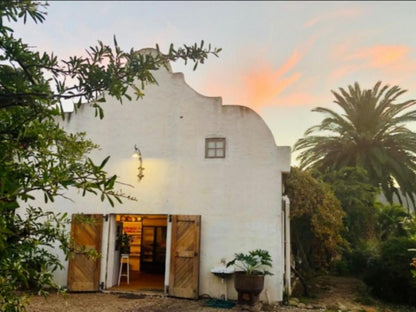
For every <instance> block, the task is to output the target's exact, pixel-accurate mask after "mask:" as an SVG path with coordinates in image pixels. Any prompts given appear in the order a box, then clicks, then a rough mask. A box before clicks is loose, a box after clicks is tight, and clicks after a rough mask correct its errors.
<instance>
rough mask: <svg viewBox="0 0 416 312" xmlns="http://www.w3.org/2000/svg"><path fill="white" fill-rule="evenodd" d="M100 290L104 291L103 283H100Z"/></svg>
mask: <svg viewBox="0 0 416 312" xmlns="http://www.w3.org/2000/svg"><path fill="white" fill-rule="evenodd" d="M100 290H104V282H101V283H100Z"/></svg>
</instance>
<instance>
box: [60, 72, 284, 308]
mask: <svg viewBox="0 0 416 312" xmlns="http://www.w3.org/2000/svg"><path fill="white" fill-rule="evenodd" d="M155 77H156V79H157V81H158V83H159V85H158V86H150V87H147V88H146V89H145V94H146V96H145V97H144V98H143V99H142V100H138V101H135V100H133V101H132V102H128V101H127V102H124V103H123V105H120V104H119V103H118V102H117V101H116V100H112V99H110V98H108V102H107V103H105V105H104V112H105V118H104V120H99V119H98V118H95V117H94V111H93V110H92V109H89V108H86V109H82V110H81V111H79V112H78V113H77V114H72V116H71V118H70V119H69V120H67V121H66V122H65V123H64V125H65V127H67V129H69V130H71V131H86V132H87V136H88V137H89V138H91V139H92V140H93V141H94V142H96V143H98V144H99V145H100V146H101V150H100V151H99V152H97V153H95V154H94V155H91V157H92V158H93V159H95V160H97V161H101V160H102V159H104V158H105V157H106V156H107V155H111V159H110V161H109V162H108V164H107V167H106V168H107V172H109V173H115V174H117V175H118V176H119V177H120V180H121V181H122V182H124V183H127V184H129V185H131V187H129V186H125V185H120V186H119V188H120V189H122V190H123V191H124V192H125V193H127V194H130V195H133V196H135V197H136V198H137V199H138V200H137V201H128V200H125V201H124V204H123V205H119V204H117V205H116V207H114V208H112V207H110V205H109V204H108V203H107V202H101V201H100V200H99V198H96V197H93V196H88V195H87V196H86V197H81V196H78V195H77V194H76V193H75V192H72V193H71V194H68V196H70V197H71V198H72V199H74V201H73V202H71V201H68V200H58V201H57V202H56V207H57V209H61V210H66V211H68V210H69V211H70V212H71V213H77V212H84V213H103V214H107V213H141V214H191V215H201V216H202V225H201V262H200V294H209V295H211V296H214V297H219V296H220V295H221V294H223V293H224V291H223V289H224V288H223V285H222V284H221V281H220V279H219V278H218V277H215V276H214V275H212V274H211V273H210V269H211V268H213V267H214V266H218V265H219V264H220V260H221V258H226V260H227V261H228V260H230V259H232V258H233V255H234V253H236V252H246V251H249V250H252V249H257V248H262V249H267V250H269V251H270V253H271V255H272V258H273V263H274V266H273V273H274V275H273V276H267V277H266V285H265V290H266V291H267V293H268V295H269V296H270V299H271V300H272V301H276V300H281V294H282V285H283V255H282V251H281V244H282V237H281V223H280V222H281V173H282V171H289V169H290V148H288V147H276V145H275V141H274V138H273V135H272V134H271V131H270V130H269V128H268V127H267V126H266V124H265V123H264V121H263V119H262V118H261V117H260V116H259V115H258V114H256V113H255V112H254V111H252V110H251V109H249V108H247V107H243V106H234V105H225V106H223V105H222V100H221V98H219V97H205V96H202V95H200V94H198V93H197V92H195V91H194V90H192V89H191V88H190V87H189V86H188V85H187V84H186V83H185V81H184V77H183V74H181V73H173V74H172V73H170V72H168V71H166V70H165V69H162V70H159V71H158V72H156V73H155ZM216 136H219V137H225V138H226V157H225V158H224V159H205V157H204V153H205V138H206V137H216ZM135 144H137V146H138V147H139V148H140V150H141V152H142V155H143V166H144V167H145V171H144V178H143V179H142V181H140V182H139V181H138V179H137V173H138V171H137V167H138V161H137V159H133V158H131V157H130V156H131V154H132V152H133V147H134V145H135ZM65 278H66V272H63V273H61V275H60V276H59V280H60V281H61V283H62V284H64V285H65V284H66V279H65ZM228 289H229V292H230V294H229V295H230V297H231V298H236V293H235V291H234V288H233V286H232V282H229V288H228ZM266 291H263V293H262V296H263V298H262V299H263V300H265V299H266V298H265V294H266Z"/></svg>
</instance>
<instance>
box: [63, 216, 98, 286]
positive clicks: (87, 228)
mask: <svg viewBox="0 0 416 312" xmlns="http://www.w3.org/2000/svg"><path fill="white" fill-rule="evenodd" d="M102 227H103V216H102V215H86V214H82V215H78V214H74V215H72V223H71V238H72V239H73V240H74V242H75V245H76V246H85V248H86V250H89V249H91V248H94V249H95V250H97V251H98V252H101V234H102ZM99 278H100V258H88V257H87V256H86V255H85V252H84V253H81V252H71V253H70V255H69V263H68V290H70V291H98V289H99Z"/></svg>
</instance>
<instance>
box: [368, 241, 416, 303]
mask: <svg viewBox="0 0 416 312" xmlns="http://www.w3.org/2000/svg"><path fill="white" fill-rule="evenodd" d="M415 245H416V240H415V239H413V238H409V237H394V238H390V239H388V240H387V241H385V242H383V243H381V244H380V249H379V255H378V256H376V257H374V258H372V259H369V261H368V263H367V270H366V272H365V274H364V281H365V283H366V284H367V285H368V286H370V288H371V292H372V293H373V294H374V295H376V296H377V297H380V298H382V299H384V300H387V301H391V302H395V303H403V304H411V305H415V306H416V279H414V278H413V277H412V274H411V271H410V265H409V263H410V260H411V259H412V252H410V251H409V250H408V249H409V248H413V247H414V246H415Z"/></svg>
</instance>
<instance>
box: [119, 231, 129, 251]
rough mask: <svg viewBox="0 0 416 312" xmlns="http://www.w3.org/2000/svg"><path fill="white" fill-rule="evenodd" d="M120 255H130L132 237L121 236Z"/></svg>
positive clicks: (125, 234)
mask: <svg viewBox="0 0 416 312" xmlns="http://www.w3.org/2000/svg"><path fill="white" fill-rule="evenodd" d="M120 254H130V236H129V235H128V234H127V233H124V234H123V235H121V236H120Z"/></svg>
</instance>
